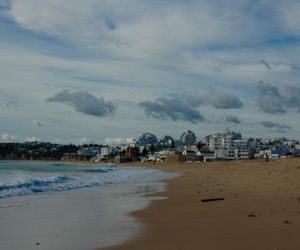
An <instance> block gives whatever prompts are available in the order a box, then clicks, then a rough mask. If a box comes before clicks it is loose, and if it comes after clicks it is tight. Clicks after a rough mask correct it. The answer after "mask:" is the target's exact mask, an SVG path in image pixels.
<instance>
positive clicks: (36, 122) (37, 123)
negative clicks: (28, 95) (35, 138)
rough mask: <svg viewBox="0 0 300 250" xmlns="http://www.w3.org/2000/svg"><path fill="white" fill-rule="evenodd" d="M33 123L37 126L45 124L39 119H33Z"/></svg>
mask: <svg viewBox="0 0 300 250" xmlns="http://www.w3.org/2000/svg"><path fill="white" fill-rule="evenodd" d="M32 124H33V125H34V126H36V127H43V126H44V125H43V123H41V122H40V121H38V120H33V121H32Z"/></svg>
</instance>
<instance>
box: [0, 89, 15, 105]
mask: <svg viewBox="0 0 300 250" xmlns="http://www.w3.org/2000/svg"><path fill="white" fill-rule="evenodd" d="M0 106H3V107H6V108H10V107H16V106H18V102H17V98H16V97H14V96H11V95H9V94H7V93H6V92H4V91H3V90H1V89H0Z"/></svg>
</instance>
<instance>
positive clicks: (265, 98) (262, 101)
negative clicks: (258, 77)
mask: <svg viewBox="0 0 300 250" xmlns="http://www.w3.org/2000/svg"><path fill="white" fill-rule="evenodd" d="M257 91H258V96H257V104H258V106H259V108H260V109H261V110H262V111H263V112H265V113H269V114H284V113H286V112H287V110H286V109H285V108H284V107H283V104H282V98H281V96H280V93H279V89H278V88H277V87H276V86H272V85H271V84H269V83H264V82H263V81H261V82H259V83H258V85H257Z"/></svg>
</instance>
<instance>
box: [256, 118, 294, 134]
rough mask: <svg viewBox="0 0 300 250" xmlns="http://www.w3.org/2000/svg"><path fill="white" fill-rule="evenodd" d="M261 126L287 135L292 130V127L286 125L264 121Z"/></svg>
mask: <svg viewBox="0 0 300 250" xmlns="http://www.w3.org/2000/svg"><path fill="white" fill-rule="evenodd" d="M261 125H262V126H263V127H265V128H270V129H274V130H275V132H279V133H286V131H287V130H290V129H291V127H290V126H288V125H286V124H279V123H275V122H270V121H262V122H261Z"/></svg>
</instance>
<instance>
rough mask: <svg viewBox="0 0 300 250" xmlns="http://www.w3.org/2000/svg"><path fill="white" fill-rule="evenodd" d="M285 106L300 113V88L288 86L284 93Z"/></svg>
mask: <svg viewBox="0 0 300 250" xmlns="http://www.w3.org/2000/svg"><path fill="white" fill-rule="evenodd" d="M282 99H283V105H285V106H286V107H287V108H294V109H296V110H297V112H300V88H299V87H292V86H288V87H286V88H285V89H284V90H283V91H282Z"/></svg>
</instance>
